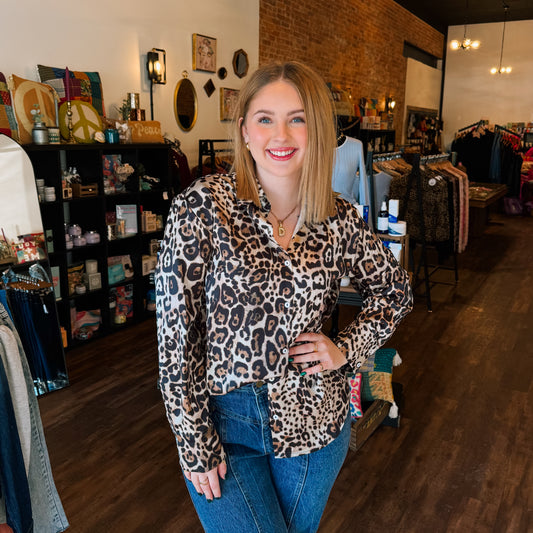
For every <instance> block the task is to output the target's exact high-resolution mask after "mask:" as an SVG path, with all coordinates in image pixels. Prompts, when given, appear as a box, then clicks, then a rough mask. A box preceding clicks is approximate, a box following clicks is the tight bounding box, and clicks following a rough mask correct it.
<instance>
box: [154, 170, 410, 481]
mask: <svg viewBox="0 0 533 533" xmlns="http://www.w3.org/2000/svg"><path fill="white" fill-rule="evenodd" d="M235 190H236V189H235V177H234V176H233V175H212V176H207V177H204V178H200V179H198V180H196V181H195V182H194V183H193V184H192V185H191V186H190V187H189V188H188V189H187V190H186V191H184V192H183V193H182V194H180V195H178V196H176V197H175V198H174V200H173V202H172V206H171V209H170V213H169V216H168V221H167V226H166V230H165V236H164V239H163V242H162V247H161V250H160V253H159V260H158V265H157V270H156V301H157V325H158V345H159V367H160V386H161V392H162V395H163V399H164V403H165V407H166V413H167V417H168V420H169V422H170V425H171V427H172V429H173V431H174V434H175V437H176V442H177V445H178V450H179V455H180V461H181V466H182V467H183V468H184V469H185V470H188V471H193V472H206V471H208V470H211V469H213V468H215V467H216V466H217V465H218V464H219V463H220V462H221V461H222V460H224V449H223V445H222V444H221V442H220V439H219V436H218V435H217V433H216V431H215V430H214V427H213V423H212V421H211V418H210V414H209V397H210V396H211V395H219V394H226V393H228V392H230V391H231V390H233V389H235V388H237V387H240V386H242V385H245V384H247V383H253V382H257V381H259V380H261V381H265V382H266V383H267V384H268V395H269V400H270V402H269V403H270V429H271V433H272V439H273V444H274V453H275V456H276V457H290V456H296V455H300V454H303V453H308V452H312V451H315V450H318V449H320V448H322V447H324V446H326V445H327V444H328V443H329V442H331V441H332V440H333V439H334V438H335V437H336V436H337V434H338V433H339V431H340V429H341V428H342V425H343V423H344V422H345V421H346V418H347V413H348V408H349V402H348V393H349V389H348V385H347V380H346V378H345V375H344V370H335V371H325V372H323V373H321V374H315V375H305V376H301V375H300V373H301V370H302V367H301V365H300V366H297V365H294V364H291V363H289V361H288V358H289V355H288V351H289V347H290V346H291V345H292V344H293V343H294V339H295V338H296V337H298V335H299V334H300V333H303V332H319V331H320V330H321V328H322V326H323V324H324V322H325V320H326V319H327V318H328V317H329V316H330V315H331V312H332V310H333V309H334V307H335V302H336V300H337V297H338V295H339V288H340V280H341V278H342V277H343V276H350V278H351V279H352V282H353V285H354V286H355V288H356V289H357V290H358V291H359V293H360V294H361V295H362V298H363V301H364V305H363V308H362V310H361V312H360V313H359V314H358V315H357V317H356V319H355V320H354V322H352V323H351V324H350V325H348V326H347V327H346V329H344V330H343V331H342V332H340V334H339V335H338V336H337V338H336V339H335V343H336V345H337V346H338V347H339V348H340V349H341V350H342V351H343V352H344V353H345V355H346V357H347V359H348V363H349V366H350V367H351V369H354V370H356V369H357V368H358V367H359V366H360V365H361V363H362V362H363V361H364V360H365V359H366V357H367V356H368V355H370V354H372V353H373V352H374V351H375V350H377V349H378V348H379V347H380V346H381V345H382V344H383V343H384V342H385V341H386V340H387V339H388V338H389V337H390V336H391V335H392V333H393V331H394V329H395V328H396V326H397V325H398V323H399V322H400V320H401V319H402V318H403V317H404V316H405V315H406V314H407V313H408V312H409V310H410V309H411V306H412V293H411V289H410V287H409V284H408V277H407V273H406V272H405V271H404V270H403V269H402V268H401V267H400V266H399V265H398V263H397V262H396V260H395V259H394V258H393V256H392V254H391V253H390V252H389V251H388V250H387V249H385V248H384V247H383V245H382V242H381V240H380V239H379V238H377V237H376V236H375V235H374V234H373V233H372V232H371V231H370V230H369V229H368V227H367V225H366V224H365V223H364V222H363V221H362V220H361V218H360V217H359V216H358V214H357V210H356V209H355V207H353V206H352V205H350V204H349V203H348V202H346V201H344V200H342V199H340V198H338V199H337V201H336V202H337V203H336V214H335V215H334V216H331V217H329V218H328V219H327V220H326V221H324V222H323V223H320V224H314V225H308V224H301V223H299V225H298V226H297V228H296V231H295V234H294V236H293V239H292V241H291V243H290V246H289V248H288V250H286V251H285V250H284V249H283V248H281V247H280V246H279V245H278V243H277V242H276V241H275V239H274V237H273V230H272V226H271V225H270V224H269V223H268V222H267V220H266V217H267V215H268V212H269V210H270V205H269V202H268V199H267V198H266V195H265V194H264V192H263V191H262V190H261V189H260V199H261V207H257V206H256V205H254V204H253V203H252V202H250V201H244V200H240V199H238V198H237V197H236V193H235Z"/></svg>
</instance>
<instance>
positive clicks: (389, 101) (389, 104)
mask: <svg viewBox="0 0 533 533" xmlns="http://www.w3.org/2000/svg"><path fill="white" fill-rule="evenodd" d="M395 107H396V101H395V100H393V98H392V96H388V97H387V98H385V112H386V113H392V112H393V111H394V108H395Z"/></svg>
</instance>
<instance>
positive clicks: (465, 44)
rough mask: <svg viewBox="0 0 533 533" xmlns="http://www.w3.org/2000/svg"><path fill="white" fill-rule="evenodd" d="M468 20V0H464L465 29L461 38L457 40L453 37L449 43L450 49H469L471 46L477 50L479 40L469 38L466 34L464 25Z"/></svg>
mask: <svg viewBox="0 0 533 533" xmlns="http://www.w3.org/2000/svg"><path fill="white" fill-rule="evenodd" d="M467 21H468V0H466V15H465V31H464V35H463V40H462V41H458V40H457V39H454V40H453V41H452V42H451V43H450V47H451V49H452V50H470V49H471V48H472V49H474V50H477V49H478V48H479V45H480V44H481V43H480V42H479V41H477V40H475V41H473V40H472V39H469V38H468V37H467V36H466V25H467Z"/></svg>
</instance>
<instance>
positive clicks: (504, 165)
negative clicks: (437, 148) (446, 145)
mask: <svg viewBox="0 0 533 533" xmlns="http://www.w3.org/2000/svg"><path fill="white" fill-rule="evenodd" d="M520 140H521V138H520V136H519V135H518V134H516V133H515V132H513V131H510V130H508V129H507V128H504V127H503V126H498V125H495V126H493V127H489V126H487V125H486V124H484V123H482V122H481V121H480V122H479V123H476V124H474V125H471V126H469V127H466V128H461V129H460V130H459V131H458V132H457V133H456V136H455V139H454V141H453V142H452V150H453V151H454V152H457V155H458V161H459V162H461V163H462V164H463V165H464V167H465V168H466V170H467V174H468V178H469V180H470V181H477V182H482V183H499V184H504V185H507V188H508V196H518V195H519V193H520V169H521V166H522V155H521V153H520Z"/></svg>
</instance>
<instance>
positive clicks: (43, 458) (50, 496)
mask: <svg viewBox="0 0 533 533" xmlns="http://www.w3.org/2000/svg"><path fill="white" fill-rule="evenodd" d="M0 325H2V326H7V327H8V328H9V329H10V330H11V331H12V333H13V335H14V336H15V339H16V342H17V347H18V351H19V353H20V360H21V363H22V368H23V371H24V377H25V381H26V388H27V391H28V401H29V408H30V420H31V451H30V464H29V472H28V485H29V489H30V498H31V509H32V514H33V524H34V527H33V530H34V531H35V533H37V532H38V533H58V532H60V531H65V529H67V528H68V526H69V524H68V520H67V517H66V516H65V511H64V510H63V506H62V504H61V499H60V498H59V494H58V492H57V489H56V486H55V483H54V477H53V475H52V469H51V466H50V458H49V456H48V448H47V446H46V439H45V436H44V431H43V425H42V421H41V415H40V411H39V404H38V403H37V397H36V396H35V390H34V383H33V378H32V376H31V372H30V368H29V366H28V361H27V359H26V355H25V353H24V350H23V347H22V342H21V340H20V337H19V335H18V333H17V331H16V329H15V326H14V324H13V322H12V321H11V318H10V316H9V315H8V313H7V311H6V309H5V308H4V306H3V305H2V304H1V303H0ZM3 349H4V346H3V344H2V343H1V342H0V358H1V357H2V355H1V351H2V350H3ZM0 420H1V421H2V422H0V425H1V424H3V420H4V419H3V418H1V417H0ZM0 443H2V444H3V443H4V440H3V437H2V439H0ZM6 492H7V491H6ZM5 496H6V494H3V497H0V524H2V523H3V522H5V521H6V516H5V514H6V505H5Z"/></svg>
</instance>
